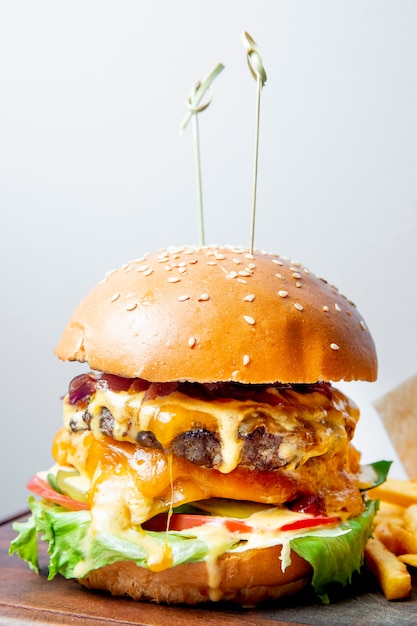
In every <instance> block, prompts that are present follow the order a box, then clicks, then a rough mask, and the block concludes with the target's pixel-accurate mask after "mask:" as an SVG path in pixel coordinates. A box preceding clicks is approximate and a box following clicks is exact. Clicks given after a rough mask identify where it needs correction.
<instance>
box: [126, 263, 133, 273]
mask: <svg viewBox="0 0 417 626" xmlns="http://www.w3.org/2000/svg"><path fill="white" fill-rule="evenodd" d="M132 270H133V265H128V266H127V267H126V268H125V272H131V271H132Z"/></svg>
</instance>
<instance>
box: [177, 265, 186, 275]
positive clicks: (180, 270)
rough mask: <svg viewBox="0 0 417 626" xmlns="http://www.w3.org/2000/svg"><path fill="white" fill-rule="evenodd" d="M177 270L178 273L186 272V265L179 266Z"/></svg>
mask: <svg viewBox="0 0 417 626" xmlns="http://www.w3.org/2000/svg"><path fill="white" fill-rule="evenodd" d="M178 271H179V273H180V274H186V273H187V268H186V267H179V268H178Z"/></svg>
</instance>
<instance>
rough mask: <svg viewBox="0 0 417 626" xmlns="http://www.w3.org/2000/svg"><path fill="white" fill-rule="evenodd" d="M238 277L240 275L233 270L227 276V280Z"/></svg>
mask: <svg viewBox="0 0 417 626" xmlns="http://www.w3.org/2000/svg"><path fill="white" fill-rule="evenodd" d="M237 276H239V274H238V273H237V272H234V271H233V270H232V271H231V272H229V273H228V274H226V278H236V277H237Z"/></svg>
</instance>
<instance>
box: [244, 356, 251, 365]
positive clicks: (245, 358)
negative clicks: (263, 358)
mask: <svg viewBox="0 0 417 626" xmlns="http://www.w3.org/2000/svg"><path fill="white" fill-rule="evenodd" d="M249 361H250V356H249V354H245V355H244V356H243V359H242V362H243V365H249Z"/></svg>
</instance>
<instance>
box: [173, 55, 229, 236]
mask: <svg viewBox="0 0 417 626" xmlns="http://www.w3.org/2000/svg"><path fill="white" fill-rule="evenodd" d="M223 69H224V65H222V64H221V63H219V64H218V65H216V67H215V68H214V69H213V70H212V71H211V72H210V73H209V74H208V75H207V76H206V77H205V78H203V80H201V81H198V82H197V83H196V84H195V85H194V86H193V87H192V89H191V91H190V93H189V95H188V98H187V109H188V111H187V113H186V115H185V117H184V119H183V120H182V122H181V126H180V133H182V132H183V130H184V129H185V127H186V126H187V124H188V122H189V121H190V120H191V119H192V120H193V137H194V158H195V166H196V186H197V204H198V212H199V214H198V215H199V241H200V245H204V243H205V242H204V217H203V193H202V181H201V160H200V136H199V129H198V113H201V111H204V110H205V109H207V107H208V105H209V104H210V102H211V98H212V96H211V84H212V82H213V80H214V79H215V78H216V76H217V75H218V74H220V72H221V71H222V70H223ZM206 92H208V95H209V97H208V99H207V100H206V101H205V102H202V100H203V97H204V95H205V94H206Z"/></svg>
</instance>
